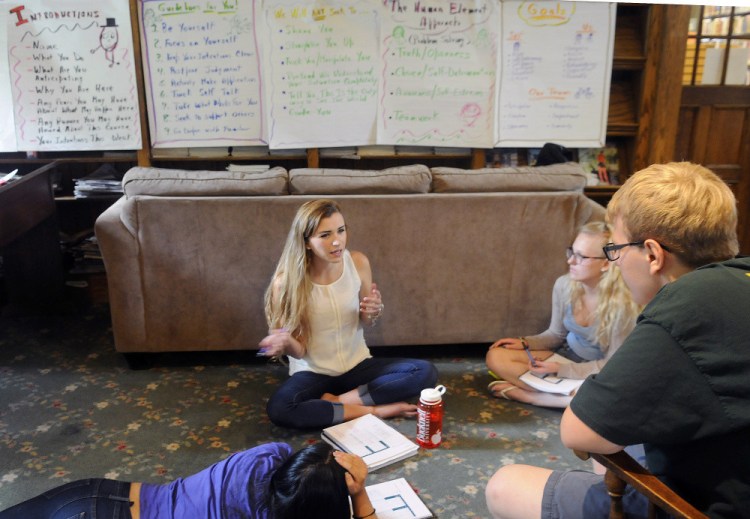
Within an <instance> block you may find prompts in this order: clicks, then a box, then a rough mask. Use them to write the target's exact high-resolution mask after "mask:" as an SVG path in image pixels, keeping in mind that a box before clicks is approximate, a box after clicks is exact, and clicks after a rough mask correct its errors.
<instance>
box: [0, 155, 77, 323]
mask: <svg viewBox="0 0 750 519" xmlns="http://www.w3.org/2000/svg"><path fill="white" fill-rule="evenodd" d="M54 168H55V164H54V163H51V164H47V165H46V166H43V167H41V168H39V169H36V170H34V171H32V172H30V173H27V174H26V175H23V176H22V177H21V178H20V179H18V180H14V181H12V182H10V183H8V184H6V185H3V186H0V256H2V258H3V282H4V285H5V293H6V296H7V302H8V309H12V310H13V311H15V310H45V311H48V310H53V309H54V308H55V306H56V305H57V304H59V303H60V301H61V299H62V294H63V284H64V274H63V263H62V253H61V251H60V237H59V231H58V223H57V213H56V209H55V198H54V194H53V192H52V185H51V182H50V173H51V172H52V171H53V170H54Z"/></svg>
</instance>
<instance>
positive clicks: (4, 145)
mask: <svg viewBox="0 0 750 519" xmlns="http://www.w3.org/2000/svg"><path fill="white" fill-rule="evenodd" d="M6 41H8V38H7V28H6V21H5V15H4V14H3V13H2V11H0V42H6ZM12 100H13V96H12V95H11V92H10V68H9V67H8V54H7V53H6V52H0V152H3V151H16V150H18V147H17V146H16V126H15V124H14V123H13V101H12ZM3 171H4V170H0V174H2V173H3ZM6 173H7V172H6Z"/></svg>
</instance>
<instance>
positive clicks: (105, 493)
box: [0, 479, 131, 519]
mask: <svg viewBox="0 0 750 519" xmlns="http://www.w3.org/2000/svg"><path fill="white" fill-rule="evenodd" d="M32 518H33V519H131V516H130V483H127V482H124V481H113V480H111V479H79V480H78V481H72V482H70V483H66V484H65V485H61V486H59V487H55V488H53V489H52V490H48V491H47V492H45V493H44V494H40V495H38V496H36V497H32V498H31V499H29V500H28V501H24V502H23V503H19V504H17V505H16V506H13V507H11V508H8V509H7V510H5V511H3V512H0V519H32Z"/></svg>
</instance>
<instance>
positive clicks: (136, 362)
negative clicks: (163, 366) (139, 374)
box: [122, 353, 153, 371]
mask: <svg viewBox="0 0 750 519" xmlns="http://www.w3.org/2000/svg"><path fill="white" fill-rule="evenodd" d="M122 355H123V357H125V361H126V362H127V363H128V367H129V368H130V369H132V370H134V371H140V370H143V369H149V368H150V367H151V366H152V365H153V358H152V357H151V354H149V353H123V354H122Z"/></svg>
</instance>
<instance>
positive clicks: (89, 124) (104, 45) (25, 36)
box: [4, 0, 141, 151]
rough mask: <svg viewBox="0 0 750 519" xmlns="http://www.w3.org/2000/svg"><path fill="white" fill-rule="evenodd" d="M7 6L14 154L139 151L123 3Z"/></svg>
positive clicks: (61, 2) (127, 17)
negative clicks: (72, 151)
mask: <svg viewBox="0 0 750 519" xmlns="http://www.w3.org/2000/svg"><path fill="white" fill-rule="evenodd" d="M4 7H5V9H6V10H7V11H8V13H9V14H7V15H6V20H7V25H6V29H7V49H8V66H9V69H10V80H11V81H10V82H11V93H12V97H13V101H12V102H13V112H14V116H15V126H16V139H17V146H18V149H19V150H22V151H53V150H56V151H69V150H108V149H116V150H128V149H140V148H141V133H140V114H139V109H138V96H137V86H136V79H135V65H134V61H133V49H132V36H131V34H132V33H131V29H130V14H129V11H128V4H127V2H117V1H114V0H103V1H100V2H96V3H93V4H92V3H91V2H83V1H69V0H58V1H52V0H48V1H38V0H29V1H24V2H19V3H17V4H10V3H8V2H6V3H5V6H4Z"/></svg>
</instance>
